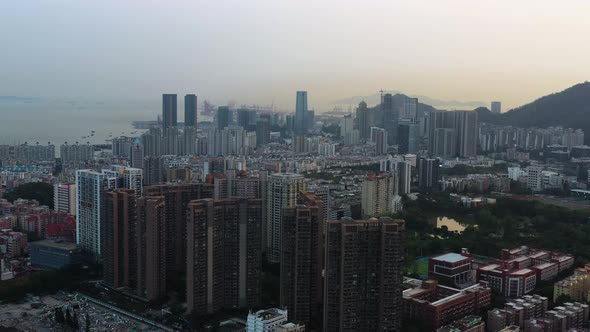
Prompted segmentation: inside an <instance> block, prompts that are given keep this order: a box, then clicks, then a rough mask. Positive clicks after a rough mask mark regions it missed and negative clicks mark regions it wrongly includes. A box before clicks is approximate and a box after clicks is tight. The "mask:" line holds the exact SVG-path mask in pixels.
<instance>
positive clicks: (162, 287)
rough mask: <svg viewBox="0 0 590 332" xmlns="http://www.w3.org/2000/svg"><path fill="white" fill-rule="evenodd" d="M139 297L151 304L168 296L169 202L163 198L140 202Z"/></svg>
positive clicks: (137, 238) (137, 244) (137, 243)
mask: <svg viewBox="0 0 590 332" xmlns="http://www.w3.org/2000/svg"><path fill="white" fill-rule="evenodd" d="M134 240H135V245H134V249H135V250H136V255H135V257H136V261H137V283H136V285H134V286H135V291H136V293H137V295H138V296H140V297H143V298H145V299H147V300H148V301H151V300H155V299H158V298H162V297H163V296H165V295H166V276H167V275H166V259H167V255H166V244H167V241H168V240H169V239H168V238H167V236H166V202H165V198H164V197H162V196H150V197H140V198H139V199H138V200H137V224H136V226H135V237H134Z"/></svg>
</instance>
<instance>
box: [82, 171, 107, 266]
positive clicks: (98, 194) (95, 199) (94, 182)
mask: <svg viewBox="0 0 590 332" xmlns="http://www.w3.org/2000/svg"><path fill="white" fill-rule="evenodd" d="M109 186H110V183H109V181H108V179H107V176H106V175H105V174H104V173H99V172H95V171H91V170H78V171H76V244H78V245H79V246H80V247H81V248H82V249H83V250H87V251H88V252H91V253H93V254H94V255H100V253H101V241H100V239H101V222H102V218H103V211H102V209H103V205H104V203H103V199H104V194H105V192H106V190H107V189H108V188H109Z"/></svg>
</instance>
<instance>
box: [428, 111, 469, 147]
mask: <svg viewBox="0 0 590 332" xmlns="http://www.w3.org/2000/svg"><path fill="white" fill-rule="evenodd" d="M477 131H478V122H477V113H476V112H474V111H433V112H431V113H430V121H429V136H428V141H429V142H428V150H429V153H430V155H432V156H434V157H444V158H453V157H455V156H459V157H461V158H471V157H475V156H476V152H477V151H476V148H477V137H478V135H477Z"/></svg>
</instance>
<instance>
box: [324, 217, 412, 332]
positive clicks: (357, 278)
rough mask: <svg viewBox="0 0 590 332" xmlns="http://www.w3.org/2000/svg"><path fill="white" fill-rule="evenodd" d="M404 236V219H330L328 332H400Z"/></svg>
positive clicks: (326, 282) (326, 285) (326, 291)
mask: <svg viewBox="0 0 590 332" xmlns="http://www.w3.org/2000/svg"><path fill="white" fill-rule="evenodd" d="M404 237H405V223H404V221H403V220H393V219H390V218H381V219H375V218H371V219H369V220H341V221H328V226H327V231H326V249H325V259H326V261H325V279H324V331H326V332H329V331H330V332H331V331H401V319H402V317H401V313H402V297H401V293H402V289H401V287H402V266H403V259H404V249H403V240H404ZM367 285H371V287H366V286H367Z"/></svg>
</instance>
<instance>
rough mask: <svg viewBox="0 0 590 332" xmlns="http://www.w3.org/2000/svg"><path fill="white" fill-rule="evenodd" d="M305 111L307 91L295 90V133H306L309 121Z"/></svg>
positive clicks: (306, 110)
mask: <svg viewBox="0 0 590 332" xmlns="http://www.w3.org/2000/svg"><path fill="white" fill-rule="evenodd" d="M307 112H308V109H307V91H297V100H296V104H295V124H294V129H295V133H296V134H305V133H307V123H308V121H309V120H308V115H307Z"/></svg>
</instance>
